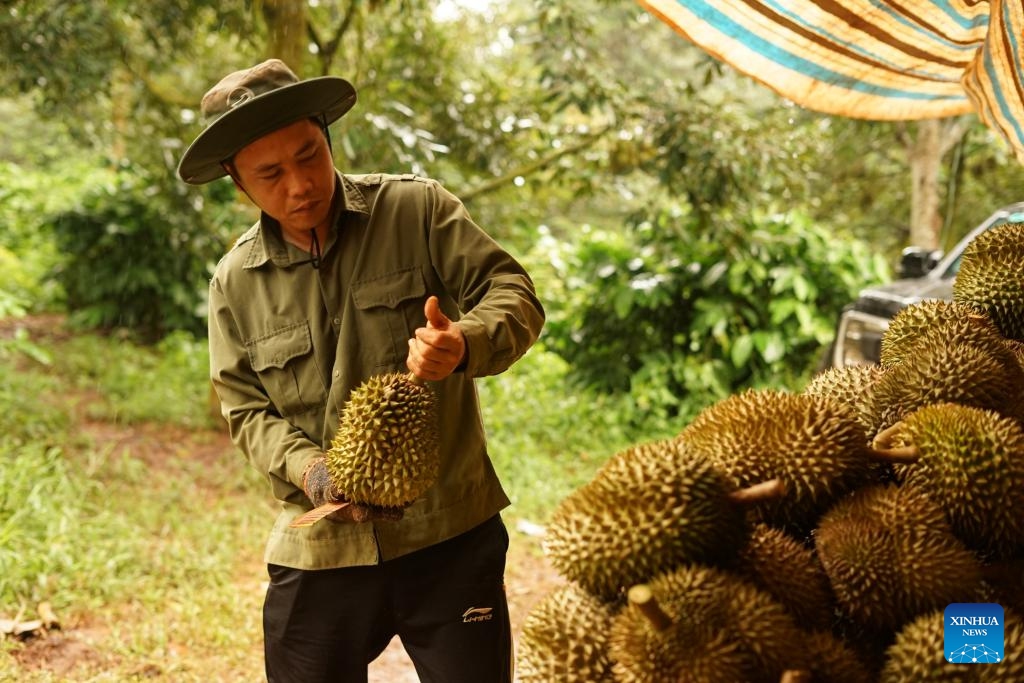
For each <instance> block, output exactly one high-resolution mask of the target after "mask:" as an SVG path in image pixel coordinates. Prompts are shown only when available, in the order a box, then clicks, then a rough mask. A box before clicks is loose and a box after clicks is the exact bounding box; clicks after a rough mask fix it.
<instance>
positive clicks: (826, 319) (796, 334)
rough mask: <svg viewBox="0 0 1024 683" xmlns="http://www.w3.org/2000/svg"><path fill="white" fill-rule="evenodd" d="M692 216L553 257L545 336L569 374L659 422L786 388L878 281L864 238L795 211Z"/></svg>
mask: <svg viewBox="0 0 1024 683" xmlns="http://www.w3.org/2000/svg"><path fill="white" fill-rule="evenodd" d="M698 224H699V221H698V220H697V219H696V218H695V217H693V216H692V215H691V214H690V213H688V212H687V211H685V210H679V209H677V210H674V211H663V212H660V213H658V214H656V215H655V216H653V217H651V218H648V217H646V216H644V217H640V218H639V219H638V220H637V221H636V222H635V224H634V225H633V226H632V230H631V231H630V232H628V233H624V234H623V233H605V232H600V231H589V232H587V233H586V234H584V236H583V237H582V239H581V240H580V242H579V244H578V245H577V246H575V247H574V248H572V249H569V250H567V251H566V252H565V253H561V254H556V255H555V258H556V260H557V261H558V262H559V263H561V266H560V272H561V276H562V287H563V288H564V292H563V296H558V297H556V300H557V301H559V302H560V303H561V305H560V306H558V307H557V308H555V309H553V310H551V311H550V314H551V315H550V318H551V320H550V322H549V325H548V327H547V340H548V344H549V345H550V347H551V348H552V349H554V350H555V351H557V352H558V353H559V354H560V355H561V356H562V357H563V358H565V359H566V361H568V363H569V365H570V366H571V373H570V376H571V377H572V378H573V379H574V380H576V381H578V382H580V383H582V384H583V385H585V386H587V387H591V388H594V389H597V390H599V391H603V392H610V393H629V394H631V395H632V397H633V400H634V401H635V402H636V404H637V406H638V407H639V408H640V409H641V410H646V411H653V412H655V413H660V414H663V415H667V416H673V415H692V414H694V413H695V412H696V411H698V410H700V409H701V408H702V407H704V406H706V405H708V404H709V403H711V402H713V401H715V400H718V399H721V398H724V397H725V396H727V395H729V394H730V393H732V392H734V391H736V390H737V389H740V388H742V387H747V386H777V387H785V386H793V385H795V384H797V383H798V382H800V381H801V379H802V378H804V377H805V376H806V374H807V373H808V372H809V370H811V369H812V368H813V366H814V364H815V363H816V361H817V359H818V357H819V355H820V353H821V349H822V347H823V346H824V345H827V344H828V343H829V341H830V340H831V337H832V334H833V330H834V325H835V321H836V319H837V316H838V314H839V311H840V309H841V307H842V306H843V304H844V303H846V302H847V301H849V300H850V298H851V297H852V296H853V295H854V294H855V293H856V291H857V290H858V289H859V288H860V287H861V286H863V285H864V284H865V283H867V282H871V281H878V280H880V279H884V278H885V277H887V269H886V265H885V263H884V261H883V260H882V259H880V258H877V257H872V256H871V255H870V253H869V250H868V248H867V247H866V246H865V245H863V244H860V243H857V242H853V241H843V240H840V239H837V237H836V235H835V234H834V233H833V232H832V231H830V230H828V229H827V228H825V227H824V226H821V225H815V224H813V223H811V222H810V221H809V220H808V219H807V218H806V217H805V216H803V215H802V214H800V213H796V212H791V213H789V214H781V215H779V214H775V215H761V214H752V215H749V216H745V217H743V218H731V217H725V218H720V219H719V220H717V221H714V222H711V223H710V224H708V227H707V229H705V230H703V231H701V230H699V229H698V227H697V226H698ZM563 302H564V303H563Z"/></svg>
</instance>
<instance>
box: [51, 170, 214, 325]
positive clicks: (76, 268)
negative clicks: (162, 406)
mask: <svg viewBox="0 0 1024 683" xmlns="http://www.w3.org/2000/svg"><path fill="white" fill-rule="evenodd" d="M195 196H196V195H190V194H188V193H187V191H186V189H185V188H183V187H181V186H180V184H177V183H175V181H174V178H173V177H172V176H170V175H167V176H159V177H157V176H154V175H153V174H151V173H149V172H148V171H146V170H145V169H143V168H140V167H137V166H134V165H132V164H130V163H127V162H126V163H123V164H122V165H121V166H120V168H119V169H118V171H117V173H116V174H115V176H114V179H113V180H112V181H111V182H110V183H107V184H104V185H102V186H98V187H95V188H91V189H89V190H87V191H86V192H85V194H84V195H83V196H82V197H81V200H80V202H79V203H78V205H77V206H75V207H74V208H71V209H68V210H65V211H62V212H60V213H58V214H56V216H55V217H54V219H53V231H54V235H55V239H56V244H57V246H58V248H59V250H60V251H61V252H62V254H63V260H62V261H61V262H60V263H59V264H58V265H57V267H56V268H55V270H54V276H55V277H56V278H57V280H58V281H59V282H60V284H61V285H62V286H63V289H64V291H65V293H66V297H67V308H68V313H69V318H70V320H71V322H73V323H76V324H78V325H80V326H83V327H87V328H98V329H113V328H118V327H123V328H129V329H131V330H133V331H134V332H136V333H138V335H139V336H140V337H141V338H143V339H148V340H154V339H159V338H160V337H162V336H164V335H165V334H167V333H168V332H171V331H173V330H186V331H189V332H192V333H196V334H200V333H203V332H204V331H205V319H204V305H205V300H206V286H207V282H208V278H209V273H210V270H211V268H212V265H213V264H214V263H216V261H217V259H218V258H219V257H220V255H221V254H222V253H223V251H224V244H223V239H222V238H221V237H220V236H219V235H218V234H217V231H216V230H214V229H212V228H210V227H209V224H208V223H207V222H206V221H205V220H203V216H202V213H201V211H200V210H199V209H200V208H201V207H200V206H197V203H196V202H195V201H194V197H195Z"/></svg>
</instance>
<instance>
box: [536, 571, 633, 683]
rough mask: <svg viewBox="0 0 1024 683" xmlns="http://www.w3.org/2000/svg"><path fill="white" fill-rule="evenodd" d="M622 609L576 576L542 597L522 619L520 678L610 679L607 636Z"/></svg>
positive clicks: (588, 682) (560, 682)
mask: <svg viewBox="0 0 1024 683" xmlns="http://www.w3.org/2000/svg"><path fill="white" fill-rule="evenodd" d="M617 610H618V607H617V606H616V605H615V604H614V603H608V602H604V601H602V600H600V599H599V598H597V597H595V596H593V595H591V594H590V593H588V592H587V591H585V590H583V589H582V588H581V587H580V586H578V585H577V584H575V583H571V582H570V583H567V584H565V585H563V586H559V587H558V588H556V589H555V590H554V591H552V592H551V593H549V594H548V595H546V596H545V597H543V598H542V599H541V600H540V602H538V603H537V604H536V605H535V606H534V607H533V609H531V610H530V613H529V614H528V615H527V617H526V619H525V620H524V621H523V632H522V635H521V636H520V637H519V644H518V647H517V648H516V680H518V681H522V683H604V682H609V683H610V681H612V680H613V678H612V660H611V658H610V656H609V654H608V642H607V641H608V631H609V629H611V625H612V618H613V617H614V616H615V613H616V612H617Z"/></svg>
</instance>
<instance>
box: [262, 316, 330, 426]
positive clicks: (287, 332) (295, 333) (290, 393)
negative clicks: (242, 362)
mask: <svg viewBox="0 0 1024 683" xmlns="http://www.w3.org/2000/svg"><path fill="white" fill-rule="evenodd" d="M245 348H246V350H247V351H248V352H249V362H250V363H251V364H252V369H253V370H254V371H255V372H256V373H257V374H258V375H259V378H260V382H261V383H262V384H263V388H264V389H265V390H266V392H267V396H268V397H269V398H270V400H271V402H272V403H273V404H274V406H275V407H276V408H277V410H278V412H279V413H280V414H281V416H282V417H287V416H289V415H297V414H298V413H302V412H305V411H307V410H311V409H313V408H316V407H318V406H322V405H323V404H324V402H325V401H326V400H327V388H326V387H325V386H324V381H323V379H322V378H321V376H320V372H319V369H318V368H317V363H316V358H315V356H314V354H313V338H312V336H311V335H310V332H309V325H308V324H307V323H306V322H305V321H303V322H300V323H294V324H291V325H288V326H286V327H282V328H278V329H276V330H274V331H272V332H270V333H269V334H266V335H264V336H262V337H258V338H256V339H253V340H251V341H247V342H246V343H245Z"/></svg>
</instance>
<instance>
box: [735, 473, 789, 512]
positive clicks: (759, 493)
mask: <svg viewBox="0 0 1024 683" xmlns="http://www.w3.org/2000/svg"><path fill="white" fill-rule="evenodd" d="M784 495H786V482H784V481H782V480H781V479H769V480H768V481H762V482H761V483H760V484H754V485H753V486H748V487H747V488H743V489H737V490H736V491H733V492H732V493H730V494H729V495H728V496H726V497H727V498H728V499H729V500H730V501H732V502H733V503H735V504H736V505H742V506H745V507H749V506H751V505H757V504H758V503H763V502H765V501H769V500H778V499H779V498H782V497H783V496H784Z"/></svg>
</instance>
